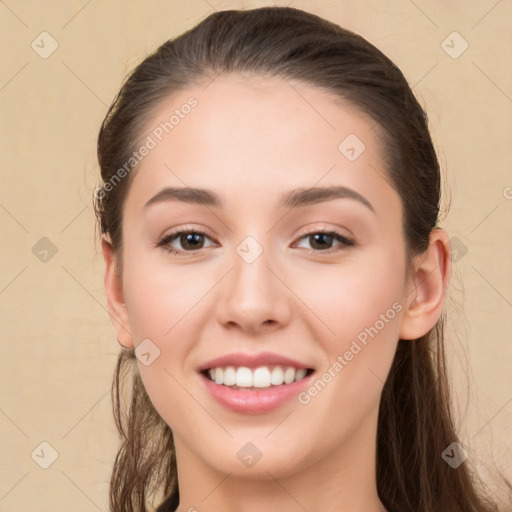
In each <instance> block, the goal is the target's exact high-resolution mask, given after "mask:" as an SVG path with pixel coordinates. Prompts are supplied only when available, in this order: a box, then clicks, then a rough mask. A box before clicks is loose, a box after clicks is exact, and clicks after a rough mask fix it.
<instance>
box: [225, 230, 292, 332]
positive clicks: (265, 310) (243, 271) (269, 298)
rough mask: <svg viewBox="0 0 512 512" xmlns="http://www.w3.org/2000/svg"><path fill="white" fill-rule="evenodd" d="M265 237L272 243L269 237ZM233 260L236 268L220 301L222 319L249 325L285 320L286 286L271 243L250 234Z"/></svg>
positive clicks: (226, 284)
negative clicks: (276, 264) (260, 240)
mask: <svg viewBox="0 0 512 512" xmlns="http://www.w3.org/2000/svg"><path fill="white" fill-rule="evenodd" d="M265 241H267V243H268V239H267V238H266V239H265ZM264 243H265V242H264ZM231 261H232V271H231V272H230V273H229V276H227V279H226V282H225V286H224V288H223V291H222V294H223V297H222V299H221V300H220V301H219V305H218V312H219V318H220V319H221V321H223V322H235V323H237V324H239V325H240V326H243V327H246V328H247V327H251V328H256V327H257V326H259V325H262V324H264V323H268V321H270V320H272V321H274V322H283V321H284V319H285V317H286V313H287V310H288V308H287V307H286V303H287V297H286V288H285V287H283V285H282V284H281V283H280V281H279V279H277V278H276V276H275V275H274V273H277V272H278V271H277V270H276V269H274V268H273V265H272V261H274V258H273V255H272V249H271V247H270V246H264V244H263V243H260V242H259V241H258V240H257V239H256V238H255V237H254V236H250V235H249V236H246V237H245V238H244V239H243V240H242V241H241V242H240V243H239V244H238V245H237V246H236V247H235V251H234V254H233V257H232V259H231ZM269 267H270V268H269Z"/></svg>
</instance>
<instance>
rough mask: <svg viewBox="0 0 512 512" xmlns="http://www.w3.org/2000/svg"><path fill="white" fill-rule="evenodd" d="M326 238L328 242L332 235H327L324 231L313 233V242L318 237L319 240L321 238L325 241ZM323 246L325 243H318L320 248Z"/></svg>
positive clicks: (315, 241) (316, 240)
mask: <svg viewBox="0 0 512 512" xmlns="http://www.w3.org/2000/svg"><path fill="white" fill-rule="evenodd" d="M326 238H327V243H329V241H330V242H332V235H328V234H326V233H317V234H315V235H313V239H314V243H317V242H318V240H319V239H320V241H322V240H323V241H324V242H325V241H326V240H325V239H326ZM325 247H326V246H325V244H322V243H320V249H322V248H323V249H325Z"/></svg>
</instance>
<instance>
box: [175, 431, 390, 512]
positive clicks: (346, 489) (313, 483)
mask: <svg viewBox="0 0 512 512" xmlns="http://www.w3.org/2000/svg"><path fill="white" fill-rule="evenodd" d="M373 423H375V422H372V425H371V426H370V430H368V429H365V428H359V429H358V430H357V432H355V433H354V434H353V435H352V436H351V438H350V439H348V440H346V442H344V444H343V445H342V446H340V447H338V448H337V449H335V450H332V451H331V452H330V453H329V454H327V455H326V456H324V457H322V458H320V459H318V460H316V461H315V462H313V463H309V464H308V462H309V461H310V459H311V458H310V457H309V461H308V460H307V459H308V458H306V459H301V457H300V456H299V455H298V456H297V457H294V458H295V459H296V460H295V461H294V462H295V464H297V466H298V467H297V468H294V469H295V470H292V471H293V472H292V471H288V472H285V471H283V469H282V468H277V467H275V468H268V469H261V468H260V471H259V473H256V472H254V473H251V475H250V477H248V476H247V474H245V475H240V474H237V473H236V472H235V471H231V472H225V473H222V472H219V471H218V470H216V469H214V468H212V467H211V466H209V465H205V464H204V461H201V460H199V459H198V458H197V456H196V455H195V454H194V453H193V452H191V451H189V450H188V449H187V448H186V447H185V446H184V445H183V444H182V443H180V441H179V439H175V442H176V455H177V463H178V479H179V489H180V505H179V507H178V509H177V512H198V511H200V510H206V509H207V510H209V511H211V512H240V511H243V512H261V510H265V511H267V512H282V511H283V510H297V511H298V512H299V511H301V510H307V511H308V512H320V511H321V512H340V511H350V512H385V508H384V507H383V505H382V503H381V502H380V500H379V497H378V494H377V485H376V473H375V448H376V446H375V432H376V424H374V425H373ZM364 430H365V431H364ZM370 440H372V441H371V442H370ZM299 460H300V461H301V462H298V461H299ZM290 466H291V464H290ZM256 468H257V466H254V468H253V469H252V470H251V471H253V470H257V469H256Z"/></svg>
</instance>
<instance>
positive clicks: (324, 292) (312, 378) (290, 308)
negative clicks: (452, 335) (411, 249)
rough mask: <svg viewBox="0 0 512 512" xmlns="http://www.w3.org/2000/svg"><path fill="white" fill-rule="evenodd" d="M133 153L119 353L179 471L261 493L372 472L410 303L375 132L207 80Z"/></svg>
mask: <svg viewBox="0 0 512 512" xmlns="http://www.w3.org/2000/svg"><path fill="white" fill-rule="evenodd" d="M191 97H193V98H194V100H190V98H191ZM185 105H189V107H185ZM173 115H174V118H172V119H171V120H170V118H171V116H173ZM165 123H167V124H165ZM143 144H145V145H146V148H148V149H147V151H146V150H142V151H139V157H140V162H139V163H138V165H137V167H136V170H134V171H133V172H134V173H135V175H134V177H133V178H134V179H133V182H132V184H131V186H130V189H129V191H128V194H127V197H126V200H125V204H124V209H123V235H122V237H123V256H122V257H123V276H122V292H123V296H124V301H125V304H126V313H127V317H126V318H127V319H128V320H127V323H126V325H125V328H126V329H125V332H126V331H129V332H130V333H131V336H124V338H123V340H124V341H123V343H124V344H125V345H127V346H129V345H130V344H131V343H133V344H134V345H135V347H137V351H136V353H137V354H138V359H139V360H138V367H139V370H140V374H141V376H142V379H143V382H144V385H145V387H146V389H147V392H148V394H149V396H150V398H151V400H152V402H153V404H154V406H155V407H156V409H157V410H158V412H159V414H160V415H161V416H162V418H163V419H164V420H165V421H166V423H167V424H168V425H169V426H170V427H171V428H172V431H173V434H174V440H175V443H176V449H177V457H178V465H179V467H180V464H181V468H189V469H190V470H192V469H193V468H196V469H197V468H198V467H209V468H210V469H212V470H217V471H220V472H222V473H231V474H233V475H240V476H248V477H251V478H258V477H259V476H260V477H262V478H266V476H265V475H266V474H267V473H266V472H267V471H268V472H269V473H271V474H272V475H273V476H274V477H276V478H278V477H279V476H281V477H283V476H286V475H291V474H295V473H298V472H301V471H307V470H308V469H312V468H314V467H315V465H317V463H319V462H323V463H326V464H330V463H331V462H332V464H333V466H334V465H335V464H339V460H340V457H344V459H343V460H345V461H353V466H354V468H356V467H357V464H358V462H357V461H360V460H361V458H362V459H363V460H364V459H365V458H369V459H368V460H371V459H372V458H373V457H374V456H375V444H374V437H375V432H376V422H377V414H378V407H379V400H380V394H381V390H382V388H383V385H384V381H385V379H386V376H387V374H388V372H389V369H390V366H391V362H392V359H393V356H394V353H395V349H396V346H397V342H398V339H399V337H400V333H401V329H403V328H404V322H405V321H406V320H405V316H404V314H403V311H404V309H405V308H406V305H407V304H408V303H409V302H410V291H411V289H410V285H409V283H408V281H407V278H406V247H405V241H404V238H403V232H402V208H401V201H400V197H399V196H398V194H397V192H396V191H395V190H394V189H393V188H392V187H391V186H390V184H389V180H388V178H387V174H386V169H385V167H384V161H383V151H384V149H385V148H383V147H381V145H380V142H379V139H378V130H377V129H376V128H375V126H374V125H373V124H372V123H371V122H370V121H369V120H368V119H367V118H365V117H363V116H362V115H361V114H360V113H358V111H357V110H355V109H353V108H349V107H347V106H340V104H339V103H336V102H334V100H333V99H332V98H331V97H329V96H327V95H325V94H322V93H321V92H320V91H319V90H318V89H315V88H314V87H312V86H308V85H304V84H300V83H296V82H295V83H292V82H287V81H285V80H282V79H280V78H261V77H258V78H257V79H255V78H254V77H241V76H220V77H218V78H217V79H215V80H214V81H213V82H211V83H210V84H209V85H208V86H207V87H206V88H205V84H203V85H202V86H201V87H199V86H197V87H191V88H189V89H187V90H186V91H183V92H180V93H177V94H175V95H173V96H172V98H169V99H168V101H167V102H166V103H165V104H164V105H163V106H161V108H159V110H158V113H157V114H156V115H154V116H153V118H152V119H151V121H150V122H149V123H148V124H147V126H146V130H145V132H144V135H143V136H142V138H141V139H140V144H139V145H140V146H142V145H143ZM137 147H139V146H137ZM166 189H176V190H175V191H174V192H171V191H170V190H167V192H163V191H165V190H166ZM191 189H201V192H193V191H192V190H191ZM329 190H330V192H329ZM177 232H185V233H184V234H183V233H182V234H181V236H180V234H178V235H176V236H174V237H172V236H170V235H171V234H176V233H177ZM190 232H192V233H190ZM321 232H327V233H329V234H327V235H326V234H324V235H322V234H321ZM187 233H188V236H187ZM194 233H196V234H194ZM162 240H164V243H162ZM121 337H122V336H121ZM219 358H220V359H219ZM288 367H290V368H292V369H291V370H290V369H287V368H288ZM212 368H214V370H213V371H212V372H211V374H212V377H213V379H216V381H217V382H213V381H211V380H210V378H209V376H208V375H209V373H210V372H208V370H209V369H212ZM226 368H228V369H227V371H226ZM240 368H241V369H240ZM256 369H258V370H257V371H254V370H256ZM301 369H302V370H301ZM304 374H305V376H304ZM301 377H303V378H301ZM224 379H226V382H225V383H224ZM237 379H238V380H237ZM283 379H285V381H284V382H283ZM294 379H298V380H296V381H294V382H293V383H290V381H291V380H294ZM233 382H235V385H233ZM272 382H274V383H275V384H272ZM287 382H288V383H287ZM255 386H256V387H255ZM350 464H351V462H349V466H350ZM354 470H356V469H354Z"/></svg>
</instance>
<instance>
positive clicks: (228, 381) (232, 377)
mask: <svg viewBox="0 0 512 512" xmlns="http://www.w3.org/2000/svg"><path fill="white" fill-rule="evenodd" d="M223 384H224V385H225V386H234V385H235V384H236V370H235V369H234V368H233V367H232V366H228V367H227V368H225V369H224V382H223Z"/></svg>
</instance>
